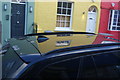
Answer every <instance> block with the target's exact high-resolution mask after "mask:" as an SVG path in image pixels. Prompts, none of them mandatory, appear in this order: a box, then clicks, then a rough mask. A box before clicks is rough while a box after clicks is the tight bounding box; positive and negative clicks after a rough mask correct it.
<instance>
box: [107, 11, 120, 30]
mask: <svg viewBox="0 0 120 80" xmlns="http://www.w3.org/2000/svg"><path fill="white" fill-rule="evenodd" d="M111 11H113V12H112V14H111ZM111 11H110V15H109V24H108V30H110V31H120V30H117V27H120V26H118V25H117V23H118V18H119V17H118V16H119V15H120V14H119V13H118V14H117V18H116V19H117V21H116V25H113V23H114V19H115V18H114V15H115V11H120V10H111ZM111 15H112V17H111ZM110 18H111V21H110ZM110 23H111V24H110ZM113 27H116V29H115V30H113V29H112V28H113Z"/></svg>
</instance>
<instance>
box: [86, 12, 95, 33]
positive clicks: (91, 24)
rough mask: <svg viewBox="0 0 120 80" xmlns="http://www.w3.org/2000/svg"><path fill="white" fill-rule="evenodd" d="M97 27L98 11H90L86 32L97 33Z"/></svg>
mask: <svg viewBox="0 0 120 80" xmlns="http://www.w3.org/2000/svg"><path fill="white" fill-rule="evenodd" d="M95 29H96V12H88V20H87V29H86V32H90V33H95Z"/></svg>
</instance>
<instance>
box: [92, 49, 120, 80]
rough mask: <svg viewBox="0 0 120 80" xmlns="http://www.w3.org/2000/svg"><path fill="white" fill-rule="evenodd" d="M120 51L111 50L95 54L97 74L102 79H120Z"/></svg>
mask: <svg viewBox="0 0 120 80" xmlns="http://www.w3.org/2000/svg"><path fill="white" fill-rule="evenodd" d="M119 53H120V51H111V52H110V51H109V52H107V53H104V54H102V55H96V56H93V57H94V59H95V63H96V67H97V76H98V78H102V79H106V78H108V79H116V80H118V79H120V54H119Z"/></svg>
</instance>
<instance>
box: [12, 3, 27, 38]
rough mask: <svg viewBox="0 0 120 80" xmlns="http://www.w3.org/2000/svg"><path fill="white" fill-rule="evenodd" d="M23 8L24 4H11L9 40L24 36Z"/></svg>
mask: <svg viewBox="0 0 120 80" xmlns="http://www.w3.org/2000/svg"><path fill="white" fill-rule="evenodd" d="M25 6H26V5H25V3H11V38H19V37H22V36H24V33H25Z"/></svg>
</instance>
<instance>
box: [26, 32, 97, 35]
mask: <svg viewBox="0 0 120 80" xmlns="http://www.w3.org/2000/svg"><path fill="white" fill-rule="evenodd" d="M58 34H91V35H96V34H95V33H90V32H47V33H34V34H27V35H25V36H38V35H58Z"/></svg>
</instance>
